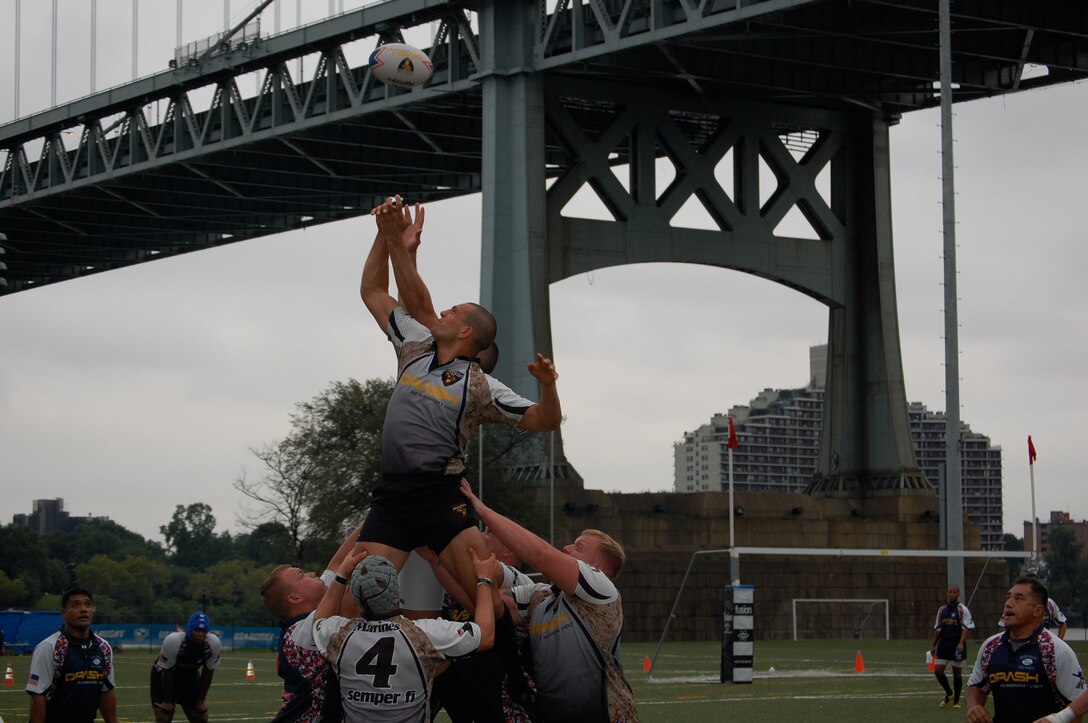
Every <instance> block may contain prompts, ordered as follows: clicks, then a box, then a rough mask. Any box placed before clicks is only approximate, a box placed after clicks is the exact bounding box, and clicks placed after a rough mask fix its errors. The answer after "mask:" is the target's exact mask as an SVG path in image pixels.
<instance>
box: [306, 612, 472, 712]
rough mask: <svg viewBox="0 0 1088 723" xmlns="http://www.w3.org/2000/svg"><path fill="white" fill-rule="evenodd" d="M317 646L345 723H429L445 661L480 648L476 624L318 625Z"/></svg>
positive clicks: (401, 620)
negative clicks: (332, 675) (331, 674)
mask: <svg viewBox="0 0 1088 723" xmlns="http://www.w3.org/2000/svg"><path fill="white" fill-rule="evenodd" d="M314 641H315V642H316V643H317V647H318V650H320V651H322V652H323V653H324V654H325V656H326V657H327V658H328V659H329V662H330V663H331V665H332V668H333V670H334V671H335V672H336V675H337V677H338V678H339V679H340V697H341V699H342V700H343V703H344V719H345V721H346V723H355V722H356V721H367V723H370V722H371V721H381V723H426V722H427V721H429V720H430V710H429V706H428V698H429V697H430V693H431V684H432V682H433V681H434V678H435V676H436V675H438V672H439V669H440V667H441V665H442V663H443V661H445V660H447V659H450V658H457V657H462V656H465V655H469V654H471V653H473V652H475V651H476V649H477V648H479V646H480V628H479V627H478V626H477V625H476V624H475V623H471V622H469V623H455V622H452V621H449V620H442V619H437V620H409V619H408V618H405V617H403V616H401V615H396V616H394V617H392V618H389V619H388V620H363V619H362V618H355V619H353V620H349V619H348V618H343V617H340V616H333V617H330V618H327V619H324V620H316V621H315V622H314Z"/></svg>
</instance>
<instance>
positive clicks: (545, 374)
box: [500, 354, 563, 572]
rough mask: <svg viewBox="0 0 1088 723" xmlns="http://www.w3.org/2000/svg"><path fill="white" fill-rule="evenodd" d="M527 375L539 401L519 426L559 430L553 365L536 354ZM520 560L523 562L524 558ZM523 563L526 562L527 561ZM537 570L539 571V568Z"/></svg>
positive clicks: (531, 429)
mask: <svg viewBox="0 0 1088 723" xmlns="http://www.w3.org/2000/svg"><path fill="white" fill-rule="evenodd" d="M529 373H530V374H532V375H533V376H534V377H536V380H537V382H538V383H539V384H540V401H539V402H537V403H536V404H534V405H533V406H531V407H529V411H527V412H526V413H525V414H524V415H523V416H522V417H521V423H520V425H519V426H520V427H522V428H523V429H528V430H529V431H531V432H550V431H552V430H553V429H559V424H560V422H562V421H563V409H562V407H560V405H559V392H558V391H557V390H556V388H555V382H556V380H557V379H559V372H557V371H555V364H553V363H552V360H551V359H547V358H545V357H544V355H542V354H537V355H536V361H535V362H533V363H531V364H529ZM500 537H501V535H500ZM511 549H513V548H511ZM521 559H522V560H525V558H524V557H523V558H521ZM525 561H526V562H528V560H525ZM537 569H538V570H540V568H539V567H538V568H537ZM541 572H543V570H541Z"/></svg>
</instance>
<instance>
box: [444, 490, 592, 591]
mask: <svg viewBox="0 0 1088 723" xmlns="http://www.w3.org/2000/svg"><path fill="white" fill-rule="evenodd" d="M461 492H462V493H463V494H464V495H465V497H466V498H467V499H468V501H469V502H471V503H472V506H473V507H474V508H475V509H476V515H477V516H478V517H479V518H480V520H481V521H482V522H483V523H484V524H485V525H487V528H488V529H489V530H491V531H492V532H493V533H495V536H496V537H498V538H499V539H500V540H502V542H503V544H505V545H506V546H507V547H509V548H510V551H511V552H513V553H514V554H515V555H517V556H518V558H519V559H521V560H522V561H523V562H525V563H526V564H528V565H531V566H532V567H533V568H535V569H537V570H539V571H540V572H542V573H543V574H544V576H545V577H547V578H548V579H549V580H551V581H552V583H553V584H555V585H558V586H559V588H560V589H561V590H563V592H566V593H568V594H569V593H573V592H574V590H575V588H576V587H577V586H578V562H577V560H575V559H574V558H573V557H571V556H570V555H568V554H566V553H565V552H560V551H559V550H557V549H555V548H554V547H552V546H551V545H549V544H548V543H547V542H545V541H544V540H543V539H541V538H540V537H537V536H536V535H534V534H533V533H532V532H530V531H529V530H527V529H525V528H524V527H522V526H521V525H519V524H518V523H516V522H514V521H513V520H511V519H509V518H507V517H503V516H502V515H500V514H499V513H498V512H495V511H494V510H492V509H491V508H490V507H488V506H487V505H485V504H484V503H483V502H481V501H480V498H478V497H477V496H476V495H474V494H473V493H472V487H470V486H469V483H468V481H467V480H463V479H462V480H461Z"/></svg>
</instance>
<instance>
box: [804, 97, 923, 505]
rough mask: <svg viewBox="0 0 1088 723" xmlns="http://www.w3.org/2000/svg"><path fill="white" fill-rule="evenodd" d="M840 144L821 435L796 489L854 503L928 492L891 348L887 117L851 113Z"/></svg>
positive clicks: (894, 318) (895, 335)
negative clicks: (838, 225)
mask: <svg viewBox="0 0 1088 723" xmlns="http://www.w3.org/2000/svg"><path fill="white" fill-rule="evenodd" d="M844 148H845V151H846V153H845V154H844V158H843V160H844V163H841V164H837V165H836V164H833V165H832V185H833V187H832V190H831V199H832V208H833V209H834V210H835V212H836V214H837V215H838V216H839V217H840V218H843V219H845V224H844V226H845V228H846V230H847V232H846V233H845V234H844V235H843V244H842V249H841V252H840V253H841V257H840V258H839V259H837V260H836V261H834V262H833V273H836V274H837V273H841V274H842V284H843V285H844V287H843V296H842V303H841V304H835V305H831V306H830V311H829V324H828V350H827V357H828V358H827V387H826V396H825V401H824V422H823V434H822V436H821V439H820V455H819V463H818V467H817V473H816V477H815V478H814V480H813V481H812V482H811V483H810V484H809V486H808V489H806V492H807V493H809V494H813V495H818V496H836V497H851V498H856V499H859V500H864V499H865V498H866V497H869V496H887V495H904V494H926V495H931V494H933V485H931V484H930V483H929V482H928V481H927V480H926V478H925V476H924V475H923V474H922V473H921V472H920V471H919V469H918V467H917V464H916V462H915V458H914V450H913V447H912V445H911V437H910V419H909V416H908V412H907V401H906V389H905V384H904V380H903V361H902V355H901V352H900V346H899V321H898V310H897V306H896V297H895V266H894V263H893V258H892V214H891V166H890V162H889V138H888V123H887V122H886V121H885V120H884V119H881V118H870V116H868V115H866V114H858V116H857V117H855V118H854V119H853V122H852V123H850V124H849V126H848V128H847V129H846V136H845V138H844ZM836 255H837V254H836ZM859 509H860V511H861V513H864V508H863V507H862V508H859Z"/></svg>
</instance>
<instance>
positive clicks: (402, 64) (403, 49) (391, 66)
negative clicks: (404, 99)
mask: <svg viewBox="0 0 1088 723" xmlns="http://www.w3.org/2000/svg"><path fill="white" fill-rule="evenodd" d="M370 72H371V73H373V74H374V77H375V78H377V79H378V80H380V81H381V82H383V83H386V84H388V85H394V86H396V87H398V88H414V87H416V86H417V85H423V84H424V83H426V82H427V81H428V80H430V79H431V73H432V72H433V68H432V66H431V59H430V58H428V57H427V54H426V53H424V52H423V51H422V50H420V49H419V48H414V47H412V46H411V45H405V44H404V43H386V44H385V45H379V46H378V47H376V48H375V49H374V52H373V53H371V54H370Z"/></svg>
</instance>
